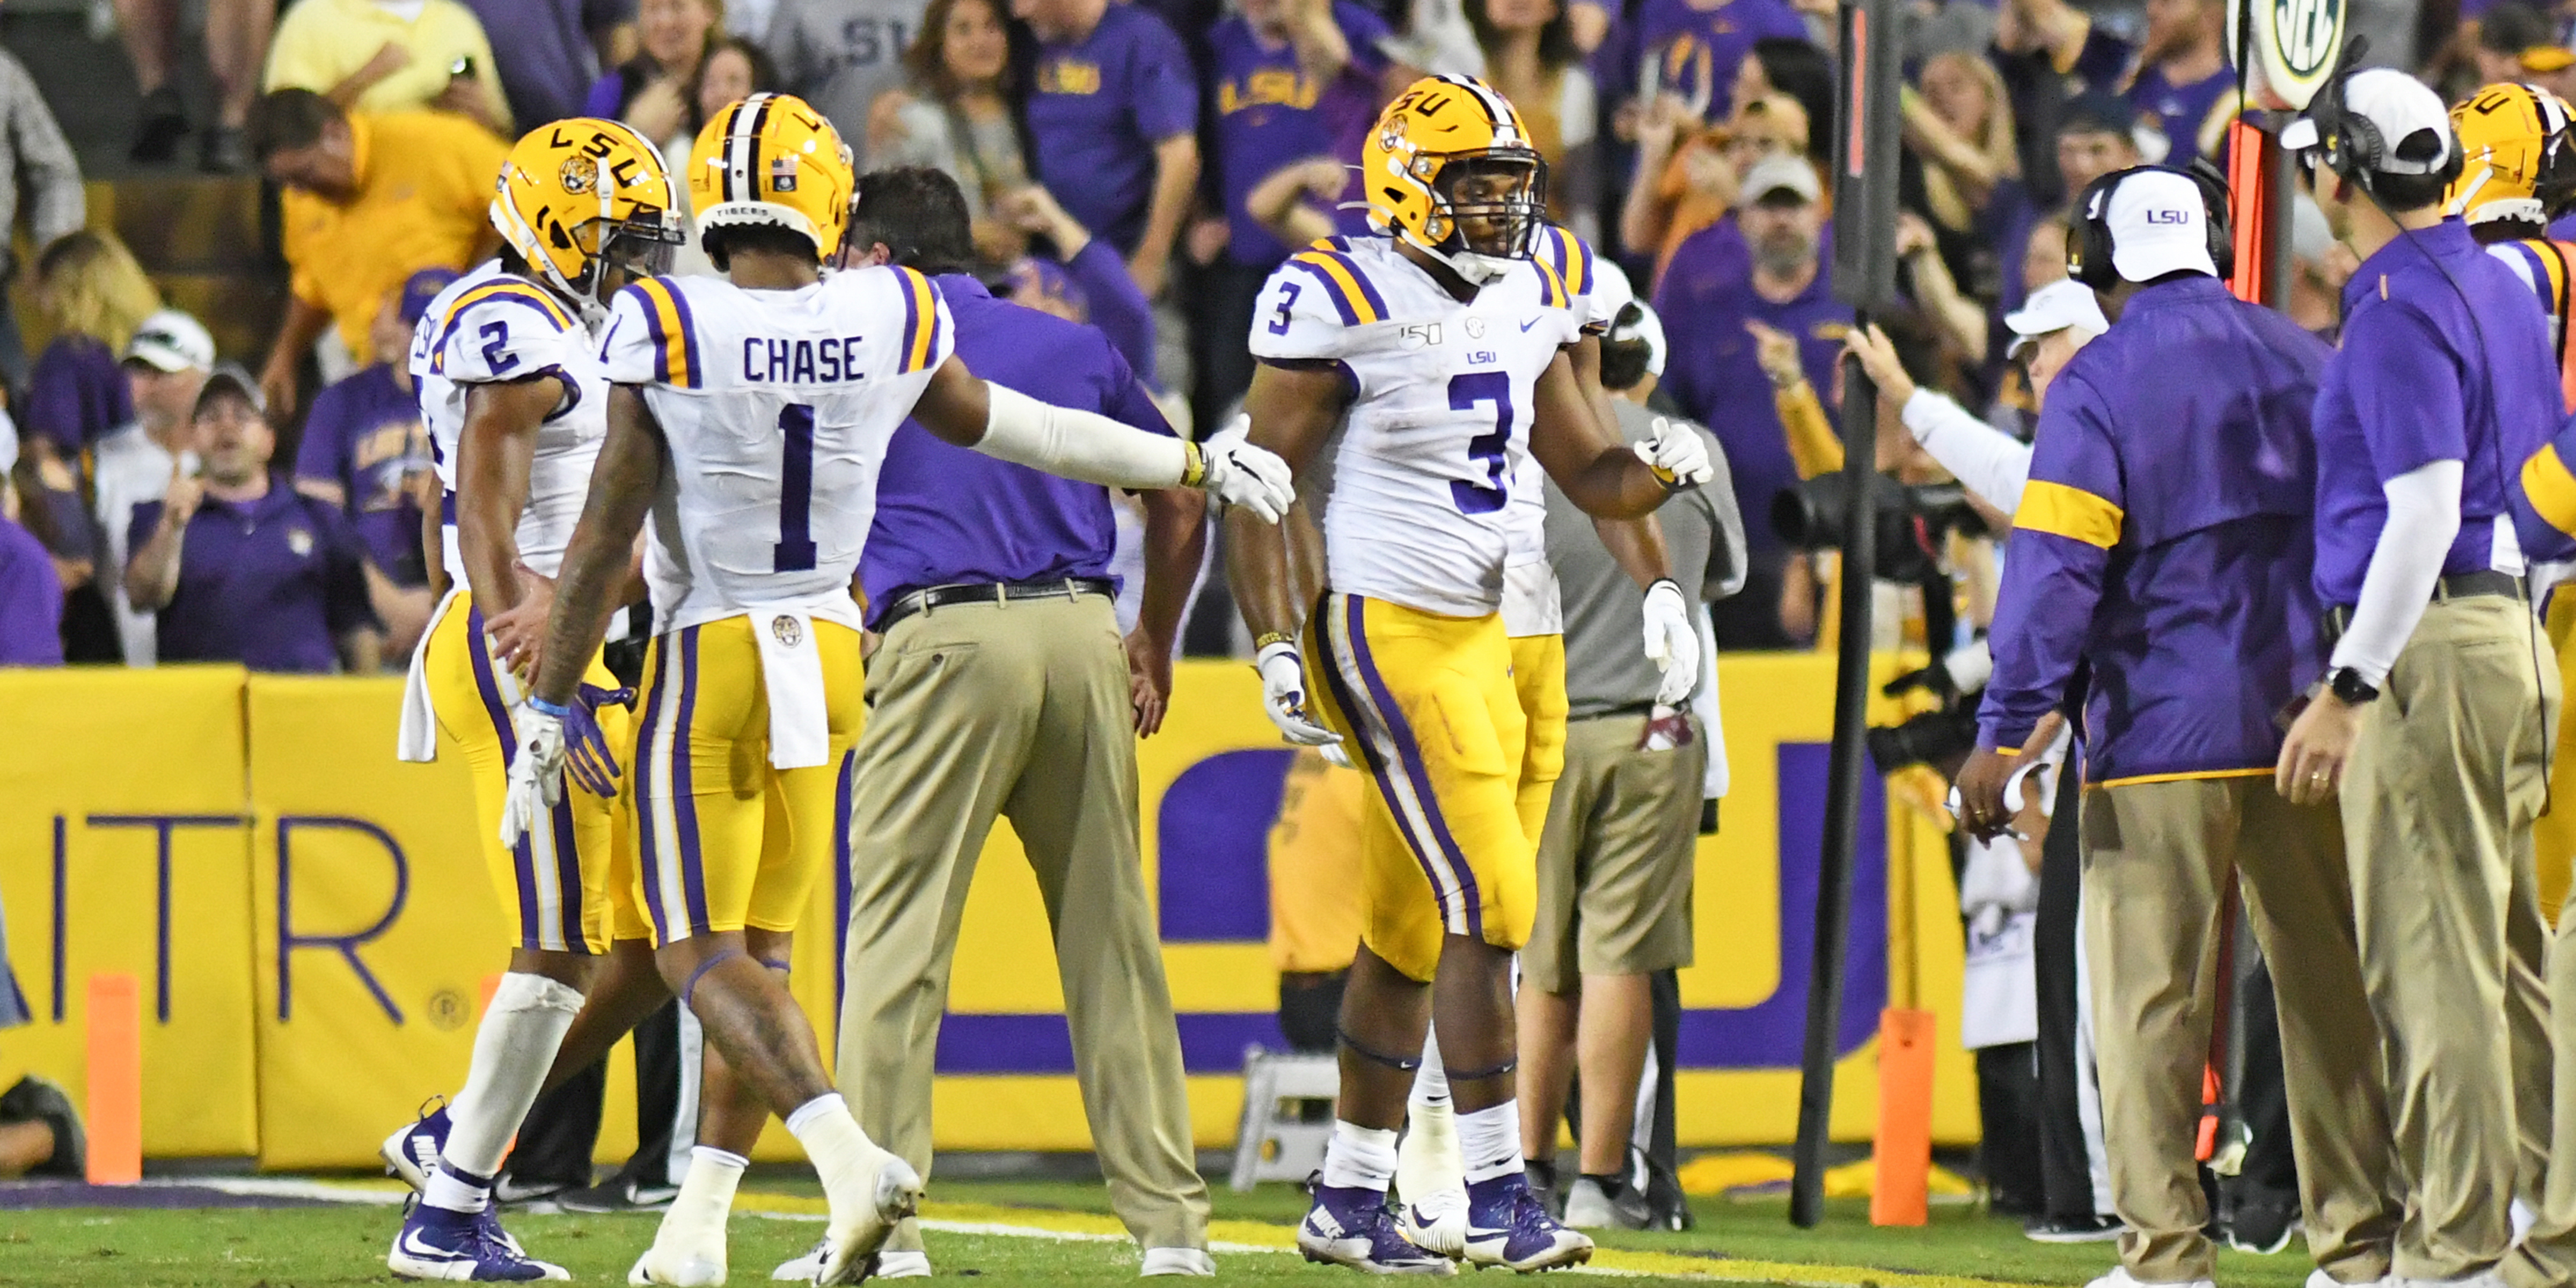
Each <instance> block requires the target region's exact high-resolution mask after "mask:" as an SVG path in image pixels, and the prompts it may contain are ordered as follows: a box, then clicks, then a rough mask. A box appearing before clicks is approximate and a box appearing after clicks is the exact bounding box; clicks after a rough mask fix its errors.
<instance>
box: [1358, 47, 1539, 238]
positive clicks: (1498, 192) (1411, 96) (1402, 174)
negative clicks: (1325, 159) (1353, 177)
mask: <svg viewBox="0 0 2576 1288" xmlns="http://www.w3.org/2000/svg"><path fill="white" fill-rule="evenodd" d="M1360 179H1361V182H1362V183H1363V184H1364V185H1365V189H1366V198H1367V202H1368V214H1369V224H1370V226H1371V227H1373V228H1376V229H1378V230H1379V231H1381V232H1383V233H1385V234H1387V235H1388V236H1391V237H1394V238H1397V239H1398V240H1401V241H1405V242H1409V243H1411V244H1412V245H1413V246H1414V247H1415V248H1417V249H1419V250H1422V251H1425V252H1427V253H1429V254H1431V255H1432V256H1434V257H1436V258H1438V259H1439V260H1440V261H1441V262H1443V263H1445V264H1447V265H1449V267H1450V268H1452V269H1454V270H1456V271H1457V273H1458V274H1459V276H1461V277H1464V278H1466V279H1467V280H1468V281H1469V282H1471V283H1483V282H1485V281H1487V280H1490V279H1491V278H1494V277H1496V276H1499V275H1500V274H1501V273H1502V272H1503V271H1504V269H1505V268H1506V267H1508V265H1509V262H1510V261H1512V260H1516V259H1528V258H1529V257H1530V255H1531V254H1532V252H1533V251H1534V249H1535V247H1536V245H1537V241H1538V231H1539V228H1540V227H1541V226H1542V225H1543V224H1544V223H1545V222H1546V220H1547V162H1546V161H1545V160H1544V159H1543V158H1541V157H1540V156H1539V153H1538V147H1537V145H1536V144H1533V143H1532V142H1530V134H1529V129H1528V127H1526V126H1524V125H1523V124H1522V123H1521V114H1520V113H1519V112H1518V111H1516V110H1514V108H1513V107H1512V105H1511V103H1510V102H1508V101H1506V100H1505V99H1504V98H1503V96H1502V95H1500V94H1497V93H1495V92H1494V90H1493V88H1492V87H1491V86H1489V85H1487V84H1485V83H1484V82H1483V81H1480V80H1477V79H1475V78H1474V77H1471V76H1448V75H1443V76H1425V77H1423V78H1422V79H1421V80H1418V81H1415V82H1413V84H1411V85H1410V86H1407V87H1406V88H1405V91H1404V93H1402V94H1400V95H1398V96H1397V97H1396V100H1395V101H1394V102H1392V103H1389V104H1387V107H1386V110H1385V111H1384V112H1382V113H1380V114H1379V115H1378V118H1377V125H1376V126H1375V127H1374V128H1372V129H1371V130H1370V131H1369V137H1368V144H1367V148H1366V150H1365V152H1364V153H1363V155H1362V157H1361V169H1360Z"/></svg>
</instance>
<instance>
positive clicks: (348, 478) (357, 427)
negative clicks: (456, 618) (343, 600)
mask: <svg viewBox="0 0 2576 1288" xmlns="http://www.w3.org/2000/svg"><path fill="white" fill-rule="evenodd" d="M429 467H430V465H429V437H428V435H427V433H426V432H425V431H423V430H422V428H421V423H420V404H419V403H418V402H417V401H415V400H414V399H413V397H412V395H410V394H407V393H404V392H403V390H402V386H400V385H397V384H395V383H394V369H393V368H392V367H390V366H387V365H385V364H383V363H378V364H376V365H375V366H372V367H369V368H367V369H366V370H364V371H361V372H359V373H358V374H356V375H354V376H351V377H349V378H348V379H346V380H343V381H341V382H340V383H338V384H335V385H332V386H331V387H330V388H328V389H325V390H323V391H322V392H321V393H319V394H317V395H315V396H314V399H313V414H312V415H311V416H309V417H307V418H306V419H305V422H304V445H303V447H301V448H299V449H298V450H297V451H296V453H295V477H297V478H299V479H312V480H314V481H315V482H318V483H333V484H337V485H339V487H340V490H341V494H342V495H344V496H346V497H347V498H348V508H347V512H348V518H349V526H350V527H351V528H352V529H354V530H355V531H356V532H357V534H358V539H359V540H360V541H362V542H364V543H365V544H366V547H367V557H368V558H370V559H373V560H374V561H375V564H376V567H378V568H380V569H383V570H384V573H385V575H386V576H388V577H391V578H393V579H394V580H395V581H396V582H397V583H400V584H402V585H406V586H417V585H425V584H427V582H428V580H429V578H428V574H427V572H426V571H425V570H424V564H423V562H422V555H421V549H420V507H419V506H417V505H414V504H413V503H412V499H411V494H410V493H408V492H406V491H404V490H403V475H404V474H405V473H406V472H408V471H411V470H425V469H428V468H429Z"/></svg>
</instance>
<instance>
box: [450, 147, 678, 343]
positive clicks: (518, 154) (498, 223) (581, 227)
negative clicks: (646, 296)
mask: <svg viewBox="0 0 2576 1288" xmlns="http://www.w3.org/2000/svg"><path fill="white" fill-rule="evenodd" d="M672 197H673V191H672V187H671V172H670V169H669V167H667V166H665V165H664V164H663V163H662V150H661V149H659V148H656V147H654V146H653V142H652V140H650V139H647V138H645V137H644V136H643V135H641V134H637V133H636V132H635V131H633V130H631V129H628V128H627V127H626V126H624V125H622V124H619V123H618V122H616V121H602V120H597V119H594V118H591V117H575V118H572V119H570V120H564V121H556V122H554V123H553V124H551V125H546V126H541V127H539V128H538V129H536V130H533V131H531V132H529V134H528V135H527V136H526V137H525V138H522V139H520V140H519V141H518V143H517V144H516V145H515V146H513V147H512V148H511V149H510V156H509V159H508V160H506V161H503V162H502V163H501V177H500V180H499V185H498V189H497V190H496V191H495V192H494V193H493V195H492V226H493V227H494V228H497V229H499V230H500V231H501V236H502V238H503V239H504V240H506V241H508V242H509V244H510V249H512V250H514V251H517V252H518V255H519V258H521V259H523V260H526V261H527V264H528V268H529V271H531V272H533V273H535V274H536V275H537V277H538V278H539V279H541V280H542V282H543V283H544V284H545V285H547V286H549V287H551V288H553V290H554V291H555V292H556V293H557V294H559V295H561V296H563V297H564V299H565V300H567V301H568V302H570V303H572V304H574V305H575V306H577V307H578V308H579V309H580V310H581V313H582V316H583V317H585V318H587V319H589V320H590V321H591V322H592V323H593V324H594V325H595V324H597V323H598V321H599V320H600V319H601V318H603V317H605V316H606V315H607V306H606V305H605V304H603V303H601V302H600V295H601V293H602V292H601V290H600V288H601V286H602V285H603V284H604V281H603V279H605V277H606V276H607V270H608V269H609V268H612V267H614V268H622V269H624V270H625V271H626V273H627V275H628V276H629V277H650V276H654V275H656V274H660V273H667V272H669V271H670V269H671V256H672V254H673V253H674V252H676V251H677V250H678V249H679V247H680V244H681V238H682V237H683V235H684V233H683V230H682V228H681V224H680V216H679V214H678V213H677V205H676V203H675V202H674V201H673V200H672Z"/></svg>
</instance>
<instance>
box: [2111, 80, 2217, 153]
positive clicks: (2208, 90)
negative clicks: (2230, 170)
mask: <svg viewBox="0 0 2576 1288" xmlns="http://www.w3.org/2000/svg"><path fill="white" fill-rule="evenodd" d="M2235 92H2236V73H2235V72H2233V71H2231V70H2229V69H2228V68H2227V67H2225V66H2223V65H2222V66H2221V67H2220V68H2219V69H2218V70H2217V71H2214V72H2211V73H2210V74H2209V75H2207V76H2204V77H2202V78H2201V79H2199V80H2196V81H2193V82H2192V83H2191V84H2188V85H2176V84H2174V83H2173V82H2172V81H2169V80H2166V79H2165V69H2164V68H2162V67H2153V66H2151V67H2148V68H2145V69H2144V70H2142V71H2140V72H2139V73H2138V80H2137V83H2136V84H2134V85H2131V86H2130V87H2129V106H2131V107H2134V108H2136V109H2137V110H2138V123H2139V124H2141V125H2151V126H2154V127H2156V128H2158V129H2161V130H2163V131H2164V134H2165V138H2167V139H2168V140H2171V141H2172V143H2173V149H2172V150H2171V151H2169V152H2167V153H2165V159H2164V162H2163V164H2165V165H2169V166H2174V167H2177V168H2182V167H2187V166H2189V165H2190V164H2191V163H2192V160H2193V159H2194V158H2196V157H2198V156H2200V155H2201V151H2200V145H2201V139H2202V136H2204V135H2208V136H2210V138H2211V141H2212V142H2213V143H2214V144H2215V145H2216V150H2215V151H2212V152H2211V153H2210V160H2211V161H2213V162H2219V163H2223V162H2224V161H2225V160H2226V144H2227V135H2226V133H2225V131H2226V126H2225V125H2224V124H2222V123H2221V122H2219V121H2213V120H2211V119H2210V118H2212V117H2215V116H2220V115H2221V114H2220V111H2219V107H2220V103H2221V101H2222V100H2226V101H2230V102H2232V101H2234V97H2235Z"/></svg>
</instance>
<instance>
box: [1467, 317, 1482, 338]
mask: <svg viewBox="0 0 2576 1288" xmlns="http://www.w3.org/2000/svg"><path fill="white" fill-rule="evenodd" d="M1467 338H1468V339H1470V340H1482V339H1484V338H1485V319H1483V318H1480V317H1478V316H1476V315H1475V314H1473V313H1470V314H1468V315H1467Z"/></svg>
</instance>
